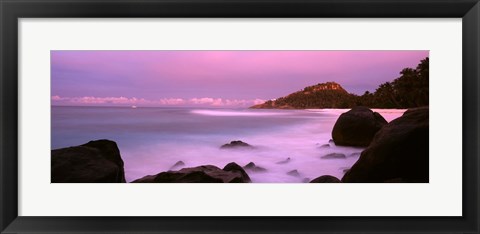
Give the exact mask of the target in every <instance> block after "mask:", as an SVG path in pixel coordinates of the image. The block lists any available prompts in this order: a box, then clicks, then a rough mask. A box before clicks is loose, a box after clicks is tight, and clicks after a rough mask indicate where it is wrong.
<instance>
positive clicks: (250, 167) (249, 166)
mask: <svg viewBox="0 0 480 234" xmlns="http://www.w3.org/2000/svg"><path fill="white" fill-rule="evenodd" d="M243 168H244V169H246V170H249V171H253V172H266V171H267V169H265V168H263V167H259V166H257V165H255V163H253V162H250V163H248V164H247V165H245V166H244V167H243Z"/></svg>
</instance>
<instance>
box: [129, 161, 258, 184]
mask: <svg viewBox="0 0 480 234" xmlns="http://www.w3.org/2000/svg"><path fill="white" fill-rule="evenodd" d="M249 182H251V181H250V177H248V174H247V173H246V172H245V171H244V170H243V169H242V168H241V167H240V166H238V165H237V164H236V163H229V164H227V165H226V166H225V168H224V169H223V170H222V169H220V168H218V167H216V166H212V165H204V166H198V167H190V168H183V169H181V170H179V171H167V172H161V173H159V174H157V175H149V176H145V177H143V178H140V179H137V180H135V181H133V182H132V183H249Z"/></svg>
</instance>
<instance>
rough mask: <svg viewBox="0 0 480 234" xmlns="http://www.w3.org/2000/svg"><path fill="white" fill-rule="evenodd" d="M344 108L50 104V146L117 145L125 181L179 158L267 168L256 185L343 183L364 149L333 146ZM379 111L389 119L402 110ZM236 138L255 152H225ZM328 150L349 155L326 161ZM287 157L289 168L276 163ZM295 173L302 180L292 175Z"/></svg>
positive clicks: (196, 163)
mask: <svg viewBox="0 0 480 234" xmlns="http://www.w3.org/2000/svg"><path fill="white" fill-rule="evenodd" d="M346 111H348V109H315V110H265V109H260V110H259V109H213V108H179V107H176V108H170V107H168V108H167V107H161V108H160V107H158V108H154V107H138V108H132V107H65V106H53V107H52V121H51V124H52V135H51V144H52V145H51V146H52V149H57V148H63V147H69V146H75V145H80V144H84V143H87V142H88V141H91V140H98V139H109V140H113V141H115V142H117V144H118V147H119V149H120V153H121V156H122V159H123V161H124V163H125V177H126V179H127V181H128V182H130V181H133V180H135V179H138V178H141V177H143V176H145V175H154V174H158V173H160V172H163V171H167V170H169V169H170V168H171V167H172V166H173V165H174V164H175V163H176V162H177V161H180V160H181V161H183V162H184V163H185V166H184V167H195V166H200V165H215V166H218V167H220V168H223V167H224V166H225V165H226V164H228V163H230V162H236V163H237V164H239V165H240V166H244V165H246V164H247V163H249V162H253V163H255V164H256V165H257V166H259V167H263V168H265V169H266V171H265V172H252V171H248V170H247V173H248V174H249V176H250V177H251V179H252V181H253V182H257V183H269V182H277V183H301V182H305V181H309V180H311V179H314V178H316V177H318V176H322V175H332V176H335V177H338V178H341V177H342V176H343V174H344V171H345V170H346V169H348V168H350V167H351V166H352V165H353V164H354V163H355V162H356V161H357V160H358V157H359V156H358V153H360V152H361V151H362V150H363V148H358V147H341V146H336V145H335V144H334V143H333V142H330V139H331V132H332V129H333V126H334V124H335V121H336V120H337V118H338V117H339V116H340V114H342V113H344V112H346ZM375 111H377V112H379V113H380V114H381V115H382V116H383V117H384V118H385V119H386V120H387V121H391V120H393V119H395V118H397V117H399V116H401V115H402V114H403V112H404V111H405V110H375ZM233 140H241V141H243V142H246V143H248V144H250V145H252V146H254V147H255V148H254V149H243V150H242V149H220V146H222V145H223V144H226V143H229V142H230V141H233ZM327 144H328V145H329V146H325V145H327ZM330 153H341V154H345V155H346V158H340V159H325V158H322V156H324V155H327V154H330ZM287 158H290V160H289V161H288V162H287V163H283V164H279V162H281V161H284V160H286V159H287ZM178 169H180V168H178ZM292 170H297V171H298V173H299V176H292V175H288V174H287V173H288V172H290V171H292Z"/></svg>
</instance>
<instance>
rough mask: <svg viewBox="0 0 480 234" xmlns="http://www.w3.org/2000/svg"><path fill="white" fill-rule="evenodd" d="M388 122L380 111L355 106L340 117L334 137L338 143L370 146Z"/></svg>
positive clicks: (333, 132)
mask: <svg viewBox="0 0 480 234" xmlns="http://www.w3.org/2000/svg"><path fill="white" fill-rule="evenodd" d="M386 124H387V121H386V120H385V119H384V118H383V117H382V116H381V115H380V114H379V113H377V112H373V111H372V110H370V109H368V108H367V107H362V106H359V107H354V108H352V109H351V110H349V111H347V112H345V113H343V114H341V115H340V117H338V119H337V122H335V125H334V126H333V131H332V138H333V141H334V142H335V144H336V145H343V146H368V145H369V144H370V142H371V141H372V139H373V137H374V136H375V134H376V133H377V132H378V131H379V130H380V129H381V128H382V127H383V126H385V125H386Z"/></svg>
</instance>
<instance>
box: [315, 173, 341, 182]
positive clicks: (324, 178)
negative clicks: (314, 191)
mask: <svg viewBox="0 0 480 234" xmlns="http://www.w3.org/2000/svg"><path fill="white" fill-rule="evenodd" d="M341 182H342V181H340V180H339V179H338V178H337V177H335V176H331V175H323V176H320V177H317V178H315V179H313V180H312V181H310V183H341Z"/></svg>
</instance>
